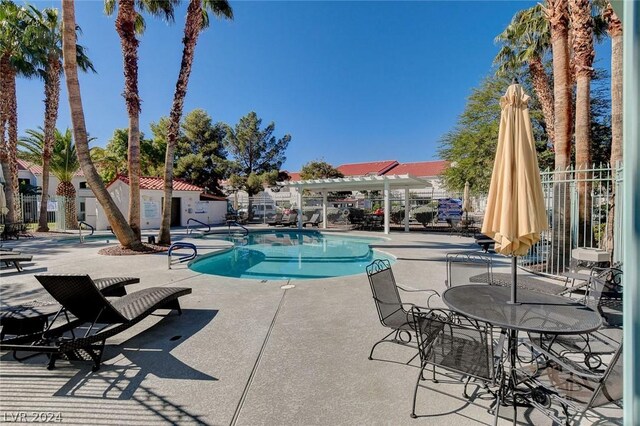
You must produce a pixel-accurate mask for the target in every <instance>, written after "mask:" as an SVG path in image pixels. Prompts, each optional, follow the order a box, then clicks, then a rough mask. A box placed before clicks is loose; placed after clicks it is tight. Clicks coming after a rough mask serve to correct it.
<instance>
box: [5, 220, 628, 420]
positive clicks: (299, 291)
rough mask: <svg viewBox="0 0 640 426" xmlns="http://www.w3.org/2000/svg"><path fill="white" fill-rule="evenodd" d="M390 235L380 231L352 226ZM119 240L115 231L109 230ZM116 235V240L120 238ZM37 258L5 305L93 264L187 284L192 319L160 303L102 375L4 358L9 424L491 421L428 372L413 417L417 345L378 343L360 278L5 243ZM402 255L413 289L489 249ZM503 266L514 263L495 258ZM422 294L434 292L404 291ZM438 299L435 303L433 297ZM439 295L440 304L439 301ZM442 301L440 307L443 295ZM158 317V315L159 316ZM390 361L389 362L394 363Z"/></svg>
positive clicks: (480, 398)
mask: <svg viewBox="0 0 640 426" xmlns="http://www.w3.org/2000/svg"><path fill="white" fill-rule="evenodd" d="M350 234H353V235H365V236H380V233H369V232H352V233H350ZM107 237H108V236H107ZM109 239H110V240H111V244H113V236H111V237H110V238H109ZM177 240H181V241H187V242H192V243H194V244H196V245H197V246H198V251H199V253H207V252H210V251H212V250H217V249H220V248H222V247H223V246H224V245H226V243H224V242H220V241H216V240H203V239H198V238H192V237H191V236H187V235H185V233H184V231H178V233H177V234H176V235H175V237H174V241H177ZM6 246H8V247H15V248H16V249H19V250H21V251H23V252H26V253H30V254H33V262H32V263H26V264H24V272H22V273H16V272H15V270H14V269H2V275H1V281H2V285H1V286H0V298H1V302H2V304H14V303H17V302H19V301H20V300H33V299H34V298H37V296H38V294H42V293H43V292H44V290H43V289H41V287H40V286H39V284H38V283H37V281H36V280H35V278H34V277H33V274H34V273H41V272H50V273H88V274H90V275H91V276H92V277H103V276H113V275H134V276H138V277H140V279H141V283H140V284H136V285H133V286H130V288H129V290H130V291H133V290H137V289H140V288H144V287H151V286H186V287H191V288H192V289H193V293H192V294H191V295H188V296H186V297H183V298H181V304H182V307H183V310H184V313H183V315H182V316H177V315H175V314H170V315H168V316H165V315H164V312H166V311H160V313H161V315H159V316H152V317H149V318H147V319H145V320H144V321H142V322H141V323H139V324H137V325H136V326H134V327H133V328H131V329H129V330H128V331H127V332H126V333H123V334H121V335H118V336H116V337H115V338H112V339H110V340H109V341H108V342H107V349H106V351H105V356H104V363H103V365H102V367H101V369H100V370H99V371H98V372H96V373H92V372H91V369H90V365H89V364H88V363H78V362H73V363H68V362H66V361H59V362H58V364H57V368H56V369H55V370H52V371H49V370H47V369H46V368H45V364H46V358H45V357H44V356H37V357H34V358H32V359H29V360H27V361H25V362H22V363H19V362H17V361H14V360H13V358H12V357H11V354H8V353H3V354H2V356H1V358H0V422H2V423H4V422H10V421H12V419H15V416H20V415H22V413H24V415H25V416H26V417H25V420H29V419H32V420H33V417H32V416H33V415H34V414H33V413H36V412H37V413H41V412H44V413H53V414H54V415H56V416H57V415H58V414H59V419H60V420H61V422H62V423H64V424H119V425H124V424H127V425H129V424H156V423H157V424H160V423H168V424H170V423H174V424H175V423H177V424H211V425H228V424H238V425H255V424H264V425H309V424H386V425H400V424H407V425H417V424H442V425H445V424H446V425H450V424H455V425H456V426H458V425H478V424H492V423H493V416H492V415H491V414H489V413H487V408H488V406H489V404H490V398H488V395H487V394H483V392H481V391H478V390H476V391H474V389H475V388H474V387H472V386H470V392H474V393H473V398H472V400H471V401H467V400H465V399H464V398H462V385H460V384H459V383H455V384H453V383H452V384H449V383H438V384H433V383H431V382H429V381H427V382H424V383H425V387H423V388H421V389H420V390H419V391H418V404H417V407H418V408H417V413H418V415H419V416H421V417H419V418H418V419H415V420H414V419H411V418H410V417H409V414H410V410H411V398H412V395H413V387H414V384H415V380H416V377H417V374H418V369H417V368H416V365H417V363H416V361H414V362H413V363H412V364H413V365H405V364H404V362H407V361H409V360H410V359H411V358H412V357H413V355H414V351H412V350H411V349H410V348H404V347H400V346H398V345H392V344H382V345H379V346H378V347H377V348H376V352H375V354H374V357H375V358H377V359H379V360H373V361H369V360H368V359H367V357H368V355H369V351H370V349H371V346H372V345H373V343H375V342H376V341H377V340H378V339H380V338H382V337H383V336H384V335H385V334H386V332H385V330H386V329H385V328H383V327H382V326H381V325H380V323H379V321H378V317H377V313H376V309H375V306H374V304H373V301H372V299H371V290H370V288H369V283H368V281H367V278H366V276H365V275H364V272H363V273H362V274H358V275H353V276H347V277H340V278H330V279H322V280H307V281H305V280H301V281H292V282H290V283H291V284H294V285H295V287H294V288H290V289H282V288H281V287H282V286H283V285H286V284H289V282H288V281H275V280H274V281H270V280H269V281H254V280H242V279H233V278H223V277H218V276H212V275H202V274H198V273H195V272H192V271H190V270H189V269H188V268H187V267H186V265H184V264H181V265H174V267H173V269H172V270H168V269H167V257H166V254H155V255H140V256H120V257H115V256H102V255H99V254H98V250H99V249H100V248H102V247H105V246H107V244H106V243H105V242H104V241H102V240H91V241H89V242H86V243H85V244H82V245H81V244H78V243H76V242H72V241H66V242H64V243H61V242H51V241H46V240H44V239H40V238H39V239H34V240H26V241H25V240H20V241H17V242H15V241H11V242H9V243H8V244H6ZM376 248H377V249H379V250H384V251H385V252H387V253H390V254H392V255H394V256H396V257H397V258H398V261H397V262H396V263H395V264H394V266H393V269H394V274H395V276H396V279H397V280H398V282H399V283H403V284H405V285H407V286H410V287H413V288H421V289H434V290H437V291H440V292H442V291H444V289H445V284H444V281H445V276H446V271H445V263H444V259H445V254H446V253H447V252H451V251H460V250H478V247H477V246H476V245H475V244H474V243H473V239H472V238H465V237H458V236H447V235H439V234H429V233H423V232H411V233H400V232H394V233H392V234H391V235H390V236H389V240H388V241H386V242H384V243H380V244H376ZM495 260H496V263H497V266H496V271H499V270H501V269H502V268H504V270H505V271H507V270H508V268H509V266H508V262H507V259H504V258H501V257H498V256H496V257H495ZM407 301H409V302H415V303H417V304H424V300H420V299H407ZM432 301H433V299H432ZM440 303H441V302H440ZM441 306H443V305H441ZM154 323H157V324H154ZM384 360H387V361H384ZM512 413H513V412H512V410H510V409H509V408H506V407H503V408H502V409H501V410H500V414H501V421H500V424H511V417H510V416H512ZM597 413H598V414H599V416H597V415H594V414H590V415H589V416H588V417H587V419H586V420H585V422H586V423H585V424H588V423H591V422H603V421H604V422H605V423H606V422H610V423H614V424H615V423H618V424H622V420H621V416H622V410H620V409H618V408H616V407H613V408H610V407H607V408H605V409H599V410H597ZM518 414H519V415H518V421H519V423H521V424H532V423H535V424H551V421H550V420H548V419H547V418H546V417H545V416H543V415H542V414H541V413H540V412H538V411H536V410H533V409H526V408H521V409H520V410H519V411H518Z"/></svg>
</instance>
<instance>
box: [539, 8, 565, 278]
mask: <svg viewBox="0 0 640 426" xmlns="http://www.w3.org/2000/svg"><path fill="white" fill-rule="evenodd" d="M543 11H544V14H545V17H546V18H547V20H548V21H549V26H550V29H551V47H552V54H553V100H554V102H553V104H554V125H553V127H554V131H555V139H554V148H555V167H556V173H555V176H554V185H553V210H554V212H553V224H552V227H553V229H554V230H555V231H554V233H553V235H554V239H555V241H554V244H553V250H554V251H553V253H552V259H553V262H558V264H554V265H552V268H553V269H555V270H556V271H558V272H562V271H563V270H564V267H565V266H566V265H567V264H568V261H569V256H570V253H571V238H570V234H569V230H570V229H571V226H570V220H571V216H570V214H571V211H570V208H569V207H570V202H569V195H570V194H569V191H568V185H567V184H566V173H565V172H566V170H567V168H568V167H569V165H570V164H571V130H572V129H571V127H572V126H571V115H572V114H571V110H572V105H571V104H572V102H571V95H572V84H571V67H570V62H569V40H568V36H569V9H568V4H567V0H547V2H546V7H543Z"/></svg>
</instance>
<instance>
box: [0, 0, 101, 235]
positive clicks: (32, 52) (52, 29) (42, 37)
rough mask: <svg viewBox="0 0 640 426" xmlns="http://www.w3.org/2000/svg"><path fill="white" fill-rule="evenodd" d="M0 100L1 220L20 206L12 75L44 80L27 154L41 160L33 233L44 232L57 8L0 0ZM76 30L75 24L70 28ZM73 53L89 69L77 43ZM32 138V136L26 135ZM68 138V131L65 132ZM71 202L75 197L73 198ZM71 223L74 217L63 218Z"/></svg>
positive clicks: (55, 100)
mask: <svg viewBox="0 0 640 426" xmlns="http://www.w3.org/2000/svg"><path fill="white" fill-rule="evenodd" d="M0 21H2V26H0V62H1V64H2V65H1V68H2V70H1V75H2V78H1V80H0V87H1V90H0V104H1V105H2V108H1V115H0V117H1V118H0V123H1V130H2V131H1V136H0V161H1V162H2V166H3V171H4V173H5V180H6V182H7V183H8V185H7V201H8V206H9V212H8V214H7V221H8V222H13V221H16V220H19V218H20V214H21V206H20V205H19V203H18V198H17V197H16V194H17V192H18V167H17V147H18V143H19V142H18V133H17V125H18V113H17V96H16V78H18V77H24V78H40V79H42V80H43V81H44V106H45V111H44V127H43V130H42V135H41V136H42V138H41V142H42V144H41V155H40V156H39V158H33V159H32V160H33V161H34V162H35V163H38V164H41V165H42V169H43V175H42V176H43V177H42V201H41V203H40V206H41V207H40V213H39V223H38V229H37V230H38V231H48V226H47V207H46V206H47V201H48V200H47V197H48V195H47V194H48V189H49V172H50V170H51V165H50V163H51V158H52V149H53V147H54V145H55V141H56V133H55V132H56V128H55V127H56V121H57V119H58V109H59V103H60V77H61V74H62V27H61V22H60V19H59V16H58V9H54V8H47V9H43V10H38V9H36V8H35V7H33V6H28V7H20V6H17V5H15V4H14V3H13V2H10V1H7V0H1V1H0ZM74 29H75V30H76V31H78V30H79V28H75V27H74ZM75 56H76V61H77V64H78V66H79V67H80V68H81V69H82V70H83V71H88V70H91V71H94V72H95V70H94V68H93V65H92V64H91V61H90V60H89V58H88V57H87V55H86V54H85V50H84V48H83V47H82V46H80V45H77V46H76V49H75ZM31 136H33V135H31ZM69 136H70V135H69ZM74 206H75V201H74ZM67 223H69V224H70V225H71V226H73V224H75V223H76V222H75V219H74V220H72V221H71V222H67Z"/></svg>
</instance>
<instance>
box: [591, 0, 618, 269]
mask: <svg viewBox="0 0 640 426" xmlns="http://www.w3.org/2000/svg"><path fill="white" fill-rule="evenodd" d="M594 5H595V6H597V7H598V8H599V9H600V10H601V11H602V17H603V20H604V22H605V23H606V26H607V33H608V34H609V37H611V157H610V159H609V162H610V164H611V168H612V170H613V173H612V176H613V177H614V179H615V176H616V173H617V171H618V166H619V165H620V164H621V163H622V22H621V21H620V18H618V15H616V13H615V12H614V10H613V8H612V7H611V3H609V2H608V1H604V0H598V1H595V2H594ZM612 188H613V189H612V191H611V197H610V202H609V215H608V217H607V232H606V233H605V238H606V240H605V241H604V244H603V247H605V248H606V249H607V250H608V251H609V253H611V256H612V259H613V248H614V241H613V240H614V236H613V235H614V233H613V227H614V225H615V216H616V215H615V208H616V204H617V203H616V192H615V191H616V185H615V184H614V185H612Z"/></svg>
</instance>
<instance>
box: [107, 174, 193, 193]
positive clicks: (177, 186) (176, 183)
mask: <svg viewBox="0 0 640 426" xmlns="http://www.w3.org/2000/svg"><path fill="white" fill-rule="evenodd" d="M117 180H121V181H122V182H124V183H125V184H127V185H129V178H128V177H127V176H124V175H118V176H117V177H116V178H115V179H113V180H112V181H111V182H109V185H107V187H109V186H111V185H113V184H114V183H115V182H116V181H117ZM140 189H157V190H163V189H164V178H161V177H152V176H141V177H140ZM173 190H174V191H199V192H202V188H200V187H199V186H196V185H191V184H190V183H187V182H185V181H182V180H179V179H174V180H173Z"/></svg>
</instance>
